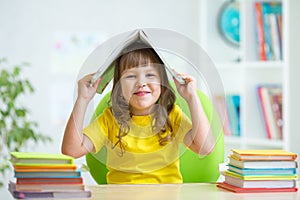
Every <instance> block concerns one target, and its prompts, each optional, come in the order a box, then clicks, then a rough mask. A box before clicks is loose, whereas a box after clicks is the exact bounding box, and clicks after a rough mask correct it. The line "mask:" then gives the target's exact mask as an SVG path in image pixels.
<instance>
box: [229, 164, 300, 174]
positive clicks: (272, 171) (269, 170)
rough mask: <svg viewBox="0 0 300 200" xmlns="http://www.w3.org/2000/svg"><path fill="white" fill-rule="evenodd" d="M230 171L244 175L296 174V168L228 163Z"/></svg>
mask: <svg viewBox="0 0 300 200" xmlns="http://www.w3.org/2000/svg"><path fill="white" fill-rule="evenodd" d="M228 171H232V172H235V173H237V174H240V175H242V176H247V175H264V174H270V175H291V174H296V168H277V169H276V168H275V169H273V168H262V169H257V168H239V167H235V166H232V165H228Z"/></svg>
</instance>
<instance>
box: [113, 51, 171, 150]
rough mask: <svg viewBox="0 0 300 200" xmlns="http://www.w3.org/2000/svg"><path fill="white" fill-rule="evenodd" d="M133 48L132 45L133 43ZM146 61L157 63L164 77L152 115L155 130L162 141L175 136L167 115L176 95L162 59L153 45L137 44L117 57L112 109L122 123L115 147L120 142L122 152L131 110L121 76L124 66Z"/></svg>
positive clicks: (154, 64) (128, 66)
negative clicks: (150, 46)
mask: <svg viewBox="0 0 300 200" xmlns="http://www.w3.org/2000/svg"><path fill="white" fill-rule="evenodd" d="M130 48H131V49H132V48H133V47H130ZM147 64H153V66H155V67H158V69H159V70H158V71H159V75H160V77H161V94H160V97H159V100H158V102H157V103H156V106H155V107H154V111H153V113H152V117H151V124H152V130H153V131H155V132H156V133H157V136H158V138H159V143H160V145H165V144H167V143H168V142H169V141H171V140H172V138H173V136H174V133H173V128H172V126H171V122H170V119H169V116H168V115H169V113H170V111H171V110H172V108H173V105H174V103H175V100H176V96H175V93H174V91H173V89H172V88H171V86H170V84H169V81H168V76H167V72H166V70H165V67H164V66H163V62H162V61H161V59H160V58H159V56H158V55H157V54H156V52H155V51H154V49H152V48H149V47H147V48H145V47H143V48H136V46H134V49H133V50H130V51H128V52H126V53H125V54H123V55H122V56H120V57H119V58H118V59H117V60H116V61H115V71H114V80H113V90H112V91H113V92H112V95H111V99H110V102H111V109H112V112H113V114H114V117H115V118H116V120H117V122H118V124H119V127H120V128H119V133H118V136H117V139H118V140H117V142H116V143H115V144H114V145H113V147H112V148H114V147H116V146H117V145H119V147H120V149H121V155H123V153H124V152H125V149H124V145H126V144H124V141H122V138H123V137H124V136H126V135H127V134H128V132H129V130H130V126H129V122H130V120H131V113H130V111H129V105H128V103H127V102H126V101H125V99H124V98H123V97H122V89H121V86H120V84H119V80H120V78H121V76H122V73H123V72H124V71H125V70H127V69H130V68H133V67H142V66H145V65H147Z"/></svg>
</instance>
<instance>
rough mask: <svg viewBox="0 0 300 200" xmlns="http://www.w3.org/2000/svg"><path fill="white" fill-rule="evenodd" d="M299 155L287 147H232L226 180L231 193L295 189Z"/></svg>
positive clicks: (226, 185)
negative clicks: (270, 148)
mask: <svg viewBox="0 0 300 200" xmlns="http://www.w3.org/2000/svg"><path fill="white" fill-rule="evenodd" d="M296 158H297V154H295V153H292V152H289V151H285V150H236V149H233V150H232V154H231V155H230V157H229V163H228V169H227V170H226V171H225V173H224V176H225V181H224V182H222V183H218V184H217V186H218V187H220V188H223V189H226V190H229V191H232V192H240V193H242V192H244V193H249V192H296V191H297V190H298V188H297V185H296V180H297V178H298V177H297V173H296V169H297V161H296Z"/></svg>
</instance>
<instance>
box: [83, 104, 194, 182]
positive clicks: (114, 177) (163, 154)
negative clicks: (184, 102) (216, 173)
mask: <svg viewBox="0 0 300 200" xmlns="http://www.w3.org/2000/svg"><path fill="white" fill-rule="evenodd" d="M169 118H170V121H171V125H172V128H173V131H174V133H175V138H174V139H173V140H172V141H170V142H169V143H167V144H166V145H164V146H162V145H160V144H159V138H158V136H157V135H156V134H155V133H153V131H152V128H151V126H150V123H151V116H150V115H148V116H132V118H131V119H132V120H131V122H130V131H129V133H128V135H126V136H125V137H123V138H122V143H123V145H124V148H125V153H124V154H123V155H122V156H120V148H119V144H118V145H117V146H116V147H115V148H112V146H113V145H114V144H115V143H116V142H117V141H118V139H117V137H116V136H117V135H118V132H119V128H118V124H117V122H116V120H115V118H114V116H113V114H112V112H111V110H110V108H106V109H105V110H104V112H103V113H102V114H101V115H100V116H99V117H98V118H97V119H96V120H95V121H93V122H92V123H91V124H90V125H89V126H87V127H86V128H85V129H84V131H83V133H84V134H85V135H87V136H88V137H89V138H90V140H91V141H92V143H93V144H94V147H95V151H96V152H98V151H99V150H100V149H101V148H102V147H103V146H106V149H107V161H106V166H107V168H108V171H109V172H108V174H107V182H108V183H120V184H121V183H122V184H128V183H182V176H181V174H180V170H179V156H180V155H179V154H180V151H179V144H180V143H182V142H183V138H184V136H185V134H186V133H187V132H188V131H189V130H190V129H191V128H192V125H191V121H190V120H189V119H188V117H187V116H186V115H185V114H184V113H183V112H182V110H181V109H180V108H179V107H178V106H177V105H175V106H174V107H173V109H172V111H171V112H170V114H169Z"/></svg>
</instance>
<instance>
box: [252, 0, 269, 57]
mask: <svg viewBox="0 0 300 200" xmlns="http://www.w3.org/2000/svg"><path fill="white" fill-rule="evenodd" d="M254 9H255V16H256V24H257V25H256V34H257V40H258V56H259V59H260V60H267V57H266V52H265V37H264V23H263V16H262V5H261V2H255V5H254Z"/></svg>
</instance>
